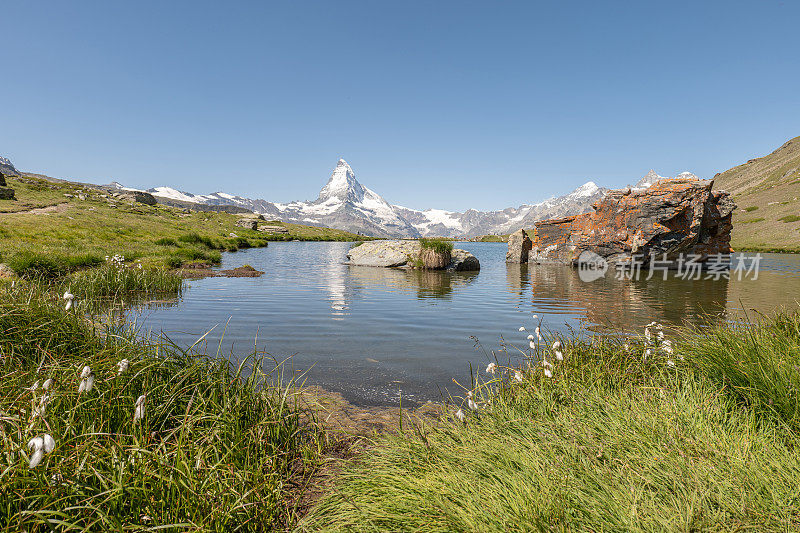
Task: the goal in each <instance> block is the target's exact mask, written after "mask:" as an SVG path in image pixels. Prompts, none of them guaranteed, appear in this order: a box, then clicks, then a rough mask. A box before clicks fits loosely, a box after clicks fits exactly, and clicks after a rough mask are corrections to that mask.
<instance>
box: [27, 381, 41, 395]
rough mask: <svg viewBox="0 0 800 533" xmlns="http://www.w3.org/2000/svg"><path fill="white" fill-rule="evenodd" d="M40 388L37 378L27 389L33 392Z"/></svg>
mask: <svg viewBox="0 0 800 533" xmlns="http://www.w3.org/2000/svg"><path fill="white" fill-rule="evenodd" d="M38 388H39V380H38V379H37V380H36V382H35V383H34V384H33V385H31V386H30V387H28V388H26V389H25V390H27V391H31V392H33V391H35V390H36V389H38Z"/></svg>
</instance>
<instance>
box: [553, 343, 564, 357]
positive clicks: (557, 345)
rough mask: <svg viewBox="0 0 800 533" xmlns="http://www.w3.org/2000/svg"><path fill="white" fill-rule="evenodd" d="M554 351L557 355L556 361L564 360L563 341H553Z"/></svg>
mask: <svg viewBox="0 0 800 533" xmlns="http://www.w3.org/2000/svg"><path fill="white" fill-rule="evenodd" d="M553 352H554V353H555V355H556V361H563V360H564V353H563V352H562V351H561V341H556V342H554V343H553Z"/></svg>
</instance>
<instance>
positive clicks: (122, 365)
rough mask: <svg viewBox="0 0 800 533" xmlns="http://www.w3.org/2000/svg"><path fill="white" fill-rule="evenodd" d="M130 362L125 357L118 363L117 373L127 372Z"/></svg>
mask: <svg viewBox="0 0 800 533" xmlns="http://www.w3.org/2000/svg"><path fill="white" fill-rule="evenodd" d="M130 364H131V362H130V361H128V360H127V359H123V360H122V361H120V362H119V363H117V375H118V376H121V375H122V374H124V373H125V372H127V371H128V368H129V367H130Z"/></svg>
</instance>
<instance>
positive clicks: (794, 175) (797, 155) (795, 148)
mask: <svg viewBox="0 0 800 533" xmlns="http://www.w3.org/2000/svg"><path fill="white" fill-rule="evenodd" d="M714 186H715V188H716V189H724V190H727V191H730V192H731V193H732V194H733V198H734V200H735V201H736V203H737V205H738V206H739V209H737V210H736V211H735V212H734V215H733V235H732V237H733V239H732V245H733V247H734V249H736V250H748V249H749V250H764V251H766V250H787V251H793V252H800V137H795V138H794V139H791V140H790V141H788V142H786V143H785V144H784V145H783V146H781V147H780V148H778V149H777V150H775V151H774V152H772V153H771V154H769V155H766V156H764V157H759V158H758V159H751V160H750V161H748V162H747V163H744V164H742V165H739V166H737V167H733V168H732V169H730V170H727V171H725V172H723V173H721V174H718V175H717V176H716V178H715V184H714Z"/></svg>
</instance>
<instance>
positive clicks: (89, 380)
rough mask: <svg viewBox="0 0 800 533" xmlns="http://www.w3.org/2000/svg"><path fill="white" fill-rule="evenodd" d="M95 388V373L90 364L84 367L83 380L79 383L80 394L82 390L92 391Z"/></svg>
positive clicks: (82, 371)
mask: <svg viewBox="0 0 800 533" xmlns="http://www.w3.org/2000/svg"><path fill="white" fill-rule="evenodd" d="M92 388H94V374H92V369H91V368H90V367H89V366H85V367H83V370H81V382H80V384H79V385H78V394H80V393H82V392H90V391H91V390H92Z"/></svg>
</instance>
